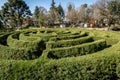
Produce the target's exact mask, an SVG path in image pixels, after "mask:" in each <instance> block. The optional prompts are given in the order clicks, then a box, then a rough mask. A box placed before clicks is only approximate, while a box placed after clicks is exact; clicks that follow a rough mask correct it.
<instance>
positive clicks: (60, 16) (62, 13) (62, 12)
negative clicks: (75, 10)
mask: <svg viewBox="0 0 120 80" xmlns="http://www.w3.org/2000/svg"><path fill="white" fill-rule="evenodd" d="M56 9H57V12H58V15H59V20H60V22H61V21H63V19H64V17H65V13H64V10H63V8H62V6H61V4H59V5H58V7H57V8H56Z"/></svg>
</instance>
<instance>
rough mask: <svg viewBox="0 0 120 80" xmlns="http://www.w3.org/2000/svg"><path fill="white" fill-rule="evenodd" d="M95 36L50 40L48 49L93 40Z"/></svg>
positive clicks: (47, 45) (47, 44)
mask: <svg viewBox="0 0 120 80" xmlns="http://www.w3.org/2000/svg"><path fill="white" fill-rule="evenodd" d="M92 41H93V38H92V37H91V36H87V37H82V38H76V39H70V40H59V41H49V42H47V43H46V49H50V48H59V47H70V46H75V45H79V44H82V43H86V42H92Z"/></svg>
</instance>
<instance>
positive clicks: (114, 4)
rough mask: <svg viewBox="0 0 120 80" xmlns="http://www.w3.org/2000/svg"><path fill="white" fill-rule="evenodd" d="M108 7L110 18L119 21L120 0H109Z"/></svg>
mask: <svg viewBox="0 0 120 80" xmlns="http://www.w3.org/2000/svg"><path fill="white" fill-rule="evenodd" d="M107 8H108V10H109V15H110V18H111V19H113V20H114V21H119V18H120V1H119V0H114V1H109V2H108V6H107Z"/></svg>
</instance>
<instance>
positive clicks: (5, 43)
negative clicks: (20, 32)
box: [0, 33, 11, 45]
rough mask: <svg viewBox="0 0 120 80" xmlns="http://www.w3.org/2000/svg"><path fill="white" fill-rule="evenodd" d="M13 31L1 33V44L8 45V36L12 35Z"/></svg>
mask: <svg viewBox="0 0 120 80" xmlns="http://www.w3.org/2000/svg"><path fill="white" fill-rule="evenodd" d="M10 34H11V33H6V34H4V35H0V44H2V45H7V37H8V36H9V35H10Z"/></svg>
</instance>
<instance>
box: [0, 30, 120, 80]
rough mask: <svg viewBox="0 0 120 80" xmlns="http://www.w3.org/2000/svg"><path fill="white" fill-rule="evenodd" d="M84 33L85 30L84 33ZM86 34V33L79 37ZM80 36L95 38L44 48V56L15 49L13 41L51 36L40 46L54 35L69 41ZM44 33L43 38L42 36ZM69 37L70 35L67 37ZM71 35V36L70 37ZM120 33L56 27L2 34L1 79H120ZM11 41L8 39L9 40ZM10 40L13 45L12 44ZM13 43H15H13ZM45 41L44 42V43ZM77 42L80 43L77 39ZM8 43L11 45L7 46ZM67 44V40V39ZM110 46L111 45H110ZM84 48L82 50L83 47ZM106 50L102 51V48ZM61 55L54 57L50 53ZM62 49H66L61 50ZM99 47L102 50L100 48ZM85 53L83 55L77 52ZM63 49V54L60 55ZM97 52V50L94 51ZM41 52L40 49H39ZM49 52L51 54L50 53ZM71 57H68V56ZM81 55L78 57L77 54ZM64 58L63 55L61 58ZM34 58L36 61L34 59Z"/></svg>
mask: <svg viewBox="0 0 120 80" xmlns="http://www.w3.org/2000/svg"><path fill="white" fill-rule="evenodd" d="M82 32H83V33H82ZM85 33H87V35H85ZM78 34H84V36H78ZM76 35H77V37H78V38H75V39H74V40H76V39H79V38H84V37H89V36H90V35H91V36H92V38H93V39H94V41H92V42H89V43H83V44H79V45H75V46H73V44H74V43H75V42H74V43H73V44H72V42H71V45H72V46H70V47H63V48H62V47H61V48H52V49H48V50H47V49H46V48H42V49H43V50H41V49H40V50H41V51H43V52H41V53H42V55H39V56H38V55H36V53H34V52H30V51H29V49H27V47H24V45H23V48H25V49H21V48H19V49H18V48H17V49H16V48H15V47H10V46H14V43H16V42H20V43H19V44H18V45H15V46H16V47H19V45H22V44H23V43H24V42H30V43H31V44H29V43H27V44H29V45H28V47H29V46H33V47H34V45H32V42H34V41H37V39H38V40H39V39H40V38H41V40H43V38H48V39H47V40H44V41H43V42H41V43H40V44H39V47H43V46H46V44H47V42H49V40H50V38H52V37H58V38H59V37H61V36H63V38H61V40H57V41H56V43H57V42H58V41H61V42H62V41H63V40H65V41H69V40H71V39H72V38H74V37H75V36H76ZM41 36H43V37H41ZM66 36H67V37H66ZM70 36H72V37H70ZM119 36H120V35H119V32H111V31H97V30H92V31H90V30H85V29H78V28H64V29H62V28H55V29H53V28H52V29H38V28H37V29H25V30H22V31H19V32H18V31H17V32H11V33H6V34H5V33H1V34H0V55H1V56H0V79H2V80H13V79H16V80H18V79H19V80H28V79H30V80H35V79H36V80H39V79H41V80H44V79H45V80H47V79H53V80H55V79H59V80H63V79H69V80H74V79H81V80H98V79H100V80H113V79H114V80H118V79H119V72H120V71H119V63H120V42H119V41H120V37H119ZM7 41H8V42H7ZM9 41H10V44H9ZM3 43H4V44H3ZM12 43H13V45H12ZM43 43H44V45H43ZM76 43H77V42H76ZM7 44H9V45H10V46H9V45H7ZM66 44H67V42H66ZM108 45H109V47H108ZM60 49H61V50H60ZM81 49H82V50H81ZM101 49H103V50H101ZM55 50H56V51H57V50H60V51H58V52H51V53H50V54H53V55H57V56H60V59H55V58H53V56H51V55H50V54H48V53H47V52H48V51H55ZM62 50H63V51H62ZM99 50H100V51H99ZM78 51H79V52H81V53H82V52H83V55H79V54H76V52H78ZM60 52H61V54H62V55H59V53H60ZM93 52H94V53H93ZM37 53H38V52H37ZM48 55H49V56H48ZM66 55H67V56H68V57H65V56H66ZM78 55H79V56H78ZM61 56H62V57H64V58H62V57H61ZM33 59H34V60H33Z"/></svg>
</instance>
